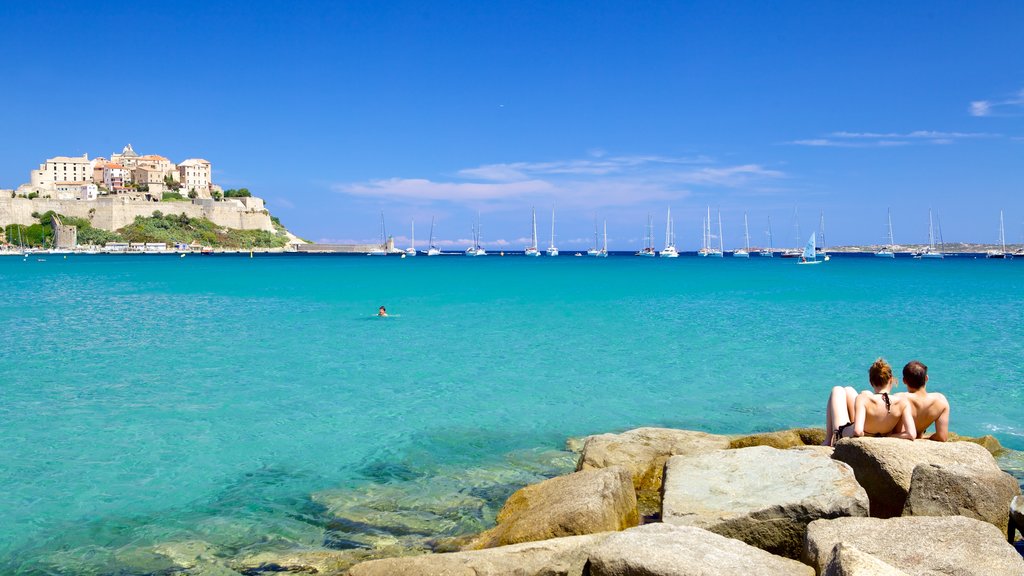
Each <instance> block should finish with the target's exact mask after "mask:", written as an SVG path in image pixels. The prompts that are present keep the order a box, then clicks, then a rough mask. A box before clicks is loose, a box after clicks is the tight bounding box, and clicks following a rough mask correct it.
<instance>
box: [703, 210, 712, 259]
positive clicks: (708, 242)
mask: <svg viewBox="0 0 1024 576" xmlns="http://www.w3.org/2000/svg"><path fill="white" fill-rule="evenodd" d="M704 222H705V224H704V234H705V240H704V245H705V246H707V247H708V250H711V206H708V218H707V220H705V221H704Z"/></svg>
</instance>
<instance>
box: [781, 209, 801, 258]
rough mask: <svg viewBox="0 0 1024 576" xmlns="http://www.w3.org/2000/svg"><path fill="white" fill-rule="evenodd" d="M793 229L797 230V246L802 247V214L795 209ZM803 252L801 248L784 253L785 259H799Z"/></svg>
mask: <svg viewBox="0 0 1024 576" xmlns="http://www.w3.org/2000/svg"><path fill="white" fill-rule="evenodd" d="M793 228H794V229H796V242H797V246H799V245H800V212H799V209H798V208H793ZM802 254H803V252H801V251H800V249H799V248H792V249H790V250H786V251H785V252H783V253H782V257H783V258H799V257H800V256H801V255H802Z"/></svg>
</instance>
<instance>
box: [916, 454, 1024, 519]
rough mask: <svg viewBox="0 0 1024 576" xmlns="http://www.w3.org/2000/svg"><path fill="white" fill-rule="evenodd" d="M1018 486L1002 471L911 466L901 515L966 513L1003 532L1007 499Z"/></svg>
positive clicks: (957, 514) (935, 465)
mask: <svg viewBox="0 0 1024 576" xmlns="http://www.w3.org/2000/svg"><path fill="white" fill-rule="evenodd" d="M1019 495H1020V485H1018V484H1017V480H1016V479H1014V477H1013V476H1010V475H1009V474H1007V473H1006V472H1003V471H1001V470H990V469H988V468H984V469H978V468H971V467H968V466H963V465H961V464H950V465H941V464H919V465H918V466H915V467H914V472H913V475H912V476H911V480H910V492H909V493H908V494H907V503H906V505H904V507H903V515H904V516H966V517H968V518H975V519H977V520H982V521H985V522H988V523H989V524H992V525H993V526H995V527H996V528H999V530H1001V531H1003V532H1006V527H1007V521H1008V519H1009V510H1010V501H1011V500H1013V499H1014V497H1016V496H1019Z"/></svg>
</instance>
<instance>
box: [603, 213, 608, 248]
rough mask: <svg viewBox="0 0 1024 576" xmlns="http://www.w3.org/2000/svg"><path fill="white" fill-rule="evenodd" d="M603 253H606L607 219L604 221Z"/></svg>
mask: <svg viewBox="0 0 1024 576" xmlns="http://www.w3.org/2000/svg"><path fill="white" fill-rule="evenodd" d="M603 251H604V253H605V254H607V253H608V219H607V218H606V219H605V221H604V246H603Z"/></svg>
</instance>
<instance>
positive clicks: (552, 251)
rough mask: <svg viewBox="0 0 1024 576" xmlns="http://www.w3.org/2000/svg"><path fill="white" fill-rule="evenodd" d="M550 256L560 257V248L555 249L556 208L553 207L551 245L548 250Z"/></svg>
mask: <svg viewBox="0 0 1024 576" xmlns="http://www.w3.org/2000/svg"><path fill="white" fill-rule="evenodd" d="M547 253H548V256H558V248H556V247H555V207H554V206H552V207H551V245H550V246H548V249H547Z"/></svg>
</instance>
